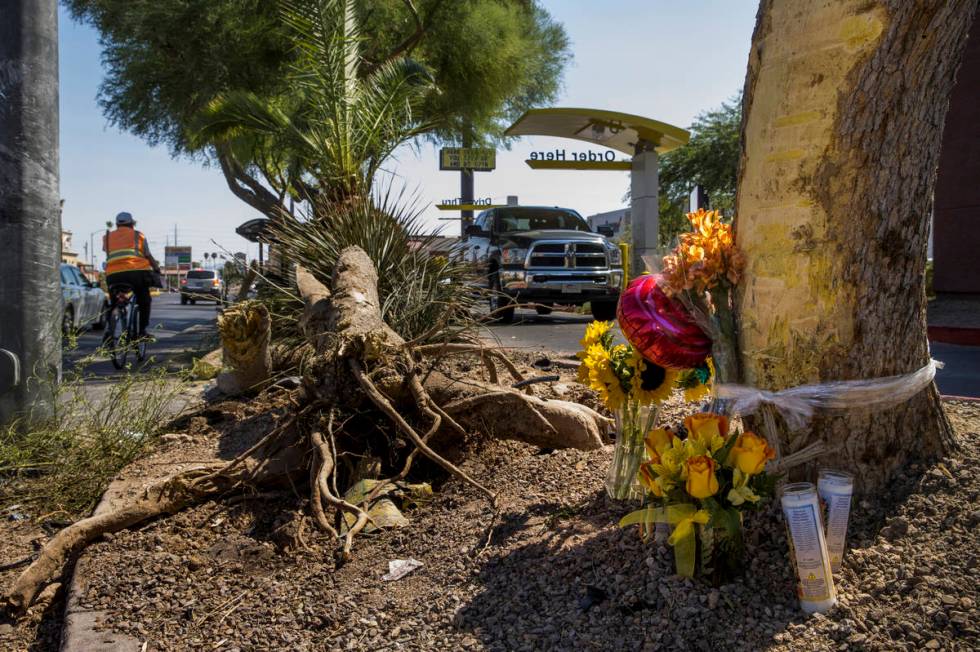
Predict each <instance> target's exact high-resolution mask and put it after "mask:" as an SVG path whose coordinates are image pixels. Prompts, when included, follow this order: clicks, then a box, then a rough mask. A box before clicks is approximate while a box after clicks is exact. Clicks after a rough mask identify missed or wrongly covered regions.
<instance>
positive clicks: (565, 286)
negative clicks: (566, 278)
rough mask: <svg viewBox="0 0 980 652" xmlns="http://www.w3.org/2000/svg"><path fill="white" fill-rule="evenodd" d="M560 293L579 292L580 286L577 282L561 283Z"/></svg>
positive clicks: (580, 291) (580, 290)
mask: <svg viewBox="0 0 980 652" xmlns="http://www.w3.org/2000/svg"><path fill="white" fill-rule="evenodd" d="M561 293H562V294H581V293H582V286H581V285H579V284H578V283H562V286H561Z"/></svg>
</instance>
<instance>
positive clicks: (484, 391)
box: [5, 247, 609, 612]
mask: <svg viewBox="0 0 980 652" xmlns="http://www.w3.org/2000/svg"><path fill="white" fill-rule="evenodd" d="M377 282H378V278H377V273H376V271H375V269H374V266H373V265H372V264H371V261H370V259H369V258H368V256H367V254H365V253H364V251H363V250H361V249H359V248H356V247H352V248H349V249H346V250H345V251H344V252H342V253H341V255H340V258H339V260H338V262H337V265H336V267H335V269H334V276H333V281H332V283H331V288H330V289H328V288H327V287H326V286H324V285H323V284H322V283H320V282H319V281H318V280H317V279H315V278H314V277H313V276H312V275H311V274H308V273H306V272H305V271H303V270H299V272H298V274H297V285H298V287H299V290H300V294H301V295H302V297H303V299H304V302H305V304H306V309H305V314H304V316H303V319H302V326H303V328H304V331H305V333H306V336H307V338H308V339H309V340H310V342H311V343H312V345H313V348H314V349H315V351H316V354H315V356H314V358H313V359H312V360H311V362H310V364H309V373H308V374H307V376H306V377H305V378H304V382H303V385H302V386H301V387H299V388H298V389H296V390H294V392H293V393H292V395H291V396H290V402H291V403H292V404H294V405H296V406H297V407H296V410H295V411H294V412H293V413H292V414H291V415H290V416H289V417H288V418H286V419H284V421H283V422H281V423H280V424H279V425H278V426H277V427H276V428H275V429H274V430H273V431H272V432H270V433H268V434H266V435H265V436H264V437H263V438H262V439H261V440H260V441H259V442H258V443H257V444H255V445H254V446H253V447H252V448H251V449H249V450H248V451H246V452H245V453H243V454H242V455H240V456H239V457H237V458H235V459H234V460H232V461H230V462H228V463H226V464H211V465H207V466H204V467H201V468H197V469H193V470H190V471H186V472H182V473H179V474H176V475H174V476H172V477H170V478H167V479H165V480H163V481H161V482H159V483H156V484H154V485H153V486H152V487H149V488H148V489H147V490H146V491H145V492H144V493H143V494H142V495H141V496H140V497H139V498H138V499H135V500H133V501H130V502H129V503H125V504H122V505H120V506H119V507H118V508H117V509H115V510H113V511H111V512H108V513H105V514H101V515H99V516H94V517H91V518H87V519H82V520H81V521H79V522H77V523H74V524H72V525H71V526H69V527H67V528H65V529H64V530H62V531H61V532H59V533H58V534H57V535H56V536H55V537H54V538H53V539H52V540H51V541H50V542H49V543H48V544H47V545H46V546H45V547H44V549H43V550H42V551H41V554H40V555H39V557H38V558H37V559H36V560H35V561H34V563H32V564H31V565H30V566H29V567H28V568H27V569H26V570H25V571H24V572H23V573H22V574H21V576H20V577H19V578H18V579H17V580H16V581H15V582H14V584H13V585H12V586H11V587H10V589H9V590H8V591H7V593H6V595H5V602H6V605H7V607H8V608H9V609H11V610H12V611H14V612H23V611H24V610H26V609H27V608H28V607H29V606H30V605H31V603H32V602H33V600H34V599H35V597H36V596H37V594H38V592H39V590H40V589H41V587H43V585H44V584H45V583H47V582H49V581H51V580H52V579H53V578H55V577H56V576H57V575H58V574H59V573H60V571H61V569H62V567H63V566H64V564H65V562H66V561H67V559H68V558H69V557H70V556H71V555H72V554H73V553H75V552H77V551H79V550H81V549H82V548H84V547H85V546H86V545H88V543H90V542H91V541H94V540H95V539H97V538H98V537H100V536H102V535H103V534H104V533H106V532H114V531H116V530H120V529H123V528H126V527H132V526H133V525H137V524H139V523H141V522H143V521H146V520H148V519H151V518H154V517H157V516H161V515H165V514H172V513H174V512H176V511H179V510H181V509H184V508H186V507H188V506H191V505H193V504H195V503H198V502H201V501H203V500H207V499H208V498H211V497H214V496H217V495H221V494H224V493H227V492H229V491H232V490H234V489H238V488H241V487H243V486H252V487H259V486H269V485H282V484H286V485H288V486H290V487H293V488H295V487H299V486H302V485H303V483H304V481H309V486H310V493H311V500H310V505H311V511H312V516H313V520H314V522H315V523H316V524H317V525H318V526H319V527H320V529H321V530H322V531H324V532H326V533H327V534H328V535H331V536H332V537H334V538H336V539H337V541H338V543H339V550H338V561H339V562H343V561H344V560H346V559H347V558H348V557H349V555H350V551H351V546H352V543H353V539H354V538H355V537H356V536H357V534H358V533H359V532H360V531H361V530H362V529H363V528H364V526H365V525H366V524H367V522H368V520H369V516H368V512H367V509H368V507H369V505H370V503H371V501H373V500H374V499H375V498H376V497H377V496H379V495H380V492H381V491H382V489H383V488H384V487H385V486H386V485H390V483H393V482H399V481H401V480H404V479H405V478H406V476H407V475H408V473H409V471H410V470H411V468H412V461H413V460H414V459H415V458H416V457H417V456H418V455H422V456H425V457H428V458H429V459H431V460H432V461H433V462H435V463H436V464H438V465H440V466H442V467H443V468H444V469H445V470H446V471H447V472H449V473H450V474H451V475H453V476H456V477H457V478H459V479H460V480H462V481H463V482H465V483H467V484H470V485H472V486H474V487H475V488H477V489H478V490H479V491H481V492H483V493H484V494H485V495H486V496H487V497H488V498H489V499H490V501H491V503H494V504H495V496H494V495H493V493H492V492H491V491H490V490H489V489H487V488H486V487H484V486H483V485H481V484H480V483H479V482H478V481H477V480H476V479H474V478H471V477H469V476H468V475H466V474H465V473H464V472H463V471H461V470H460V469H459V468H457V467H456V466H455V465H453V464H452V463H451V462H449V461H448V460H446V459H445V458H444V457H442V456H441V455H440V454H439V453H438V451H437V450H435V449H434V446H433V442H434V441H435V440H434V439H433V438H434V436H435V435H437V434H442V435H454V436H457V437H459V436H465V435H467V434H469V433H471V432H486V433H488V434H492V435H493V436H496V437H500V438H509V439H517V440H521V441H526V442H529V443H533V444H538V445H541V446H549V447H555V448H580V449H584V450H589V449H594V448H598V447H600V446H602V443H603V435H604V434H605V431H606V430H607V429H608V427H609V420H608V419H606V418H604V417H602V416H601V415H599V414H598V413H596V412H594V411H592V410H591V409H589V408H587V407H585V406H583V405H579V404H577V403H567V402H565V401H543V400H541V399H538V398H536V397H534V396H529V395H526V394H522V393H520V392H518V391H516V390H514V389H511V388H508V387H505V386H501V385H497V384H493V383H484V382H476V381H473V380H471V379H468V378H461V379H454V378H450V377H448V376H446V375H444V374H442V373H440V372H439V371H437V370H435V369H433V367H432V364H431V362H430V360H431V359H432V358H433V357H436V356H441V355H449V354H458V353H461V352H464V351H468V352H471V353H473V354H475V355H480V356H481V358H482V359H484V360H485V363H486V364H488V365H491V366H492V364H493V363H492V362H490V361H489V359H488V358H487V357H485V356H486V355H487V352H486V351H484V350H483V349H481V348H480V347H479V346H477V345H460V344H451V345H450V344H447V345H436V346H434V347H418V348H417V347H413V346H411V345H410V344H409V343H406V342H405V341H404V340H403V339H402V338H401V337H400V336H399V335H398V334H397V333H396V332H395V331H393V330H392V329H391V328H389V327H388V325H387V324H385V322H384V321H383V320H382V319H381V311H380V301H379V299H378V290H377ZM245 312H246V313H247V312H248V311H245ZM246 330H249V332H250V333H251V332H252V331H251V330H250V329H246ZM260 330H261V329H256V331H255V332H259V331H260ZM242 339H243V340H247V339H249V338H248V337H243V338H242ZM252 350H253V349H251V348H250V349H249V351H252ZM490 354H491V356H492V357H494V358H496V359H497V360H498V361H500V362H501V363H503V364H504V366H505V367H507V368H508V369H510V370H511V371H512V373H517V371H516V369H515V368H514V367H513V365H512V364H510V363H509V361H507V360H506V359H505V358H504V357H503V356H502V355H501V354H499V353H497V352H492V351H491V352H490ZM370 410H375V411H376V412H378V413H380V414H381V415H383V416H384V417H386V418H387V419H388V420H389V421H390V423H391V424H392V426H393V428H394V429H395V430H397V431H398V432H399V433H400V434H401V435H402V436H403V437H405V438H407V439H408V440H409V442H410V445H409V446H408V447H407V450H410V451H411V452H409V453H408V454H407V455H406V456H405V457H404V458H403V459H402V460H400V462H401V465H400V468H399V469H395V471H397V472H396V473H394V474H393V475H391V476H390V477H388V478H385V479H382V480H381V481H379V482H378V483H377V484H376V485H375V487H374V489H372V491H371V493H370V494H369V495H368V496H367V497H366V498H365V499H364V500H362V501H361V502H360V503H358V504H351V503H348V502H347V501H346V500H344V499H343V495H344V492H343V491H340V492H339V493H338V492H337V489H336V488H337V487H338V484H339V483H338V477H340V476H339V473H340V471H339V470H338V464H337V463H336V461H337V459H338V451H339V452H345V451H347V450H351V448H350V447H351V446H357V445H358V444H361V445H362V448H361V450H359V451H357V450H355V451H354V452H355V453H357V454H363V453H364V452H365V451H364V449H363V444H364V443H365V442H364V436H365V435H364V429H362V428H358V427H354V428H352V429H351V431H349V432H348V431H345V430H344V424H346V423H347V419H345V418H344V416H345V415H361V416H363V415H364V414H365V413H366V412H368V411H370ZM488 423H489V424H492V428H491V427H489V426H488ZM419 424H422V425H421V427H419ZM371 430H374V428H371ZM354 480H356V479H355V478H351V477H341V480H340V482H345V483H348V484H352V483H353V482H352V481H354ZM340 486H341V487H342V488H343V485H340ZM331 515H332V516H333V519H332V520H331ZM344 515H352V516H353V517H354V519H353V520H354V525H353V526H351V527H350V528H348V529H347V531H346V532H345V533H343V534H341V533H340V528H339V527H338V525H339V522H340V518H341V517H342V516H344Z"/></svg>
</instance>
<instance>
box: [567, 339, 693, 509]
mask: <svg viewBox="0 0 980 652" xmlns="http://www.w3.org/2000/svg"><path fill="white" fill-rule="evenodd" d="M612 327H613V323H612V322H592V323H591V324H589V326H588V327H587V328H586V331H585V336H584V337H583V338H582V340H581V342H580V343H581V345H582V351H580V352H579V353H578V357H579V359H580V360H581V364H580V365H579V370H578V380H579V382H581V383H582V384H584V385H587V386H588V387H590V388H592V389H594V390H595V391H596V392H597V393H598V394H599V398H600V399H601V400H602V402H603V404H604V405H605V406H606V408H607V409H608V410H609V411H610V412H612V413H613V415H614V417H615V420H616V448H615V451H614V453H613V462H612V465H611V466H610V468H609V473H608V475H607V479H606V490H607V491H608V493H609V495H610V496H611V497H612V498H616V499H618V500H625V499H629V498H639V497H640V496H641V495H642V493H643V492H642V490H641V489H640V487H639V485H638V483H637V480H636V477H637V476H636V474H637V470H638V469H639V465H640V462H641V461H642V458H643V445H644V444H643V439H644V436H645V434H646V433H647V432H648V431H650V429H651V428H652V427H653V424H654V422H655V421H656V418H657V413H658V411H659V410H658V408H659V405H660V403H662V402H663V401H664V400H665V399H666V398H668V397H669V396H670V393H671V391H672V390H673V388H674V386H675V384H676V382H677V372H676V371H674V370H671V369H666V368H664V367H661V366H660V365H657V364H654V363H652V362H650V361H649V360H645V359H644V358H643V356H642V355H640V354H639V353H638V352H637V351H636V349H634V348H633V347H632V346H631V345H628V344H616V343H615V342H614V338H613V332H612Z"/></svg>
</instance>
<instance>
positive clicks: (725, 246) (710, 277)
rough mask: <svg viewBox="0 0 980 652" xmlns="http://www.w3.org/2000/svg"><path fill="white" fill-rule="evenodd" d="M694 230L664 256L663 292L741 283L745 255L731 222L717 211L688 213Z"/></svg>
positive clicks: (672, 292)
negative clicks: (737, 244)
mask: <svg viewBox="0 0 980 652" xmlns="http://www.w3.org/2000/svg"><path fill="white" fill-rule="evenodd" d="M687 219H688V220H689V221H690V222H691V227H692V229H693V230H692V231H690V232H688V233H683V234H681V236H680V243H679V244H678V245H677V247H676V248H675V249H674V253H673V254H672V255H669V256H665V257H664V269H663V275H664V279H665V281H666V283H665V284H664V292H666V293H667V294H668V295H670V296H673V295H675V294H677V293H678V292H681V291H684V290H694V291H695V292H697V293H699V294H701V293H704V292H705V291H707V290H710V289H711V288H713V287H715V286H716V285H718V284H719V283H722V282H727V283H730V284H732V285H735V284H736V283H738V279H739V276H740V275H741V271H742V269H743V268H744V266H745V259H744V256H742V254H741V252H739V251H738V249H736V247H735V235H734V232H733V231H732V227H731V225H730V224H726V223H724V222H723V221H722V220H721V215H720V214H719V213H718V211H705V210H704V209H701V210H699V211H698V212H696V213H688V214H687Z"/></svg>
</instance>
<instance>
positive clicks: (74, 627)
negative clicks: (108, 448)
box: [61, 480, 143, 652]
mask: <svg viewBox="0 0 980 652" xmlns="http://www.w3.org/2000/svg"><path fill="white" fill-rule="evenodd" d="M131 484H132V483H128V482H125V481H120V480H113V482H112V483H111V484H110V485H109V488H108V489H106V492H105V493H104V494H103V495H102V500H100V501H99V504H98V505H97V506H96V508H95V511H94V512H92V515H93V516H98V515H100V514H104V513H105V512H108V511H109V510H111V509H112V501H113V500H114V498H115V497H116V495H115V492H114V490H116V491H118V492H119V494H122V489H123V488H124V487H127V486H130V485H131ZM89 563H90V561H89V558H88V556H87V555H86V554H85V553H84V552H82V554H81V555H79V557H78V561H77V562H76V563H75V567H74V568H73V569H72V574H71V582H70V583H69V584H68V593H67V595H66V597H65V617H64V620H63V621H62V624H61V652H141V650H142V649H143V642H142V641H139V640H137V639H135V638H133V637H131V636H128V635H126V634H120V633H117V632H111V631H108V630H107V631H98V629H97V628H98V626H99V625H100V622H101V620H102V619H103V617H104V616H105V615H106V613H107V612H105V611H96V610H92V609H86V608H85V607H84V606H82V596H84V595H85V593H86V591H87V590H88V577H89V576H90V573H89V570H88V566H89Z"/></svg>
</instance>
